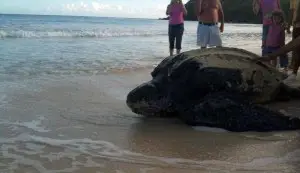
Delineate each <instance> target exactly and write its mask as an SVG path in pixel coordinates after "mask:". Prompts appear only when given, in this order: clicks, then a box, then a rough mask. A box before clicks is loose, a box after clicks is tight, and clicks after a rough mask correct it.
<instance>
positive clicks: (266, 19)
mask: <svg viewBox="0 0 300 173" xmlns="http://www.w3.org/2000/svg"><path fill="white" fill-rule="evenodd" d="M254 1H255V3H253V4H255V10H254V13H255V14H258V12H259V11H261V14H262V23H263V30H262V46H261V47H262V55H265V54H266V48H265V47H266V46H265V45H266V39H267V35H268V31H269V26H270V25H271V24H272V19H271V16H272V12H273V11H275V10H281V6H280V0H254Z"/></svg>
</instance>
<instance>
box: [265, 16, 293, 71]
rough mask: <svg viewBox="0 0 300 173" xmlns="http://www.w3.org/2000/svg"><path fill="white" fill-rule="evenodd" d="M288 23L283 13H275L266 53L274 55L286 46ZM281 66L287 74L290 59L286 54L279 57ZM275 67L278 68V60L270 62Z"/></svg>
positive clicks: (267, 39) (267, 40)
mask: <svg viewBox="0 0 300 173" xmlns="http://www.w3.org/2000/svg"><path fill="white" fill-rule="evenodd" d="M286 28H287V27H286V23H285V20H284V14H283V12H282V11H273V13H272V24H271V25H270V26H269V32H268V35H267V38H266V53H272V52H274V51H276V50H278V49H280V47H282V46H284V45H285V30H286ZM279 58H280V66H281V67H282V68H283V69H284V71H285V72H286V73H287V70H288V69H287V67H288V57H287V55H286V54H284V55H282V56H280V57H279ZM270 63H271V64H272V65H273V66H274V67H276V66H277V59H275V60H271V62H270Z"/></svg>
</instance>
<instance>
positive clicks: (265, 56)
mask: <svg viewBox="0 0 300 173" xmlns="http://www.w3.org/2000/svg"><path fill="white" fill-rule="evenodd" d="M275 58H276V56H275V57H273V56H272V55H270V54H269V55H264V56H261V57H258V58H254V59H252V60H253V61H270V60H273V59H275Z"/></svg>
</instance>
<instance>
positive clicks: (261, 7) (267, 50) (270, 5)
mask: <svg viewBox="0 0 300 173" xmlns="http://www.w3.org/2000/svg"><path fill="white" fill-rule="evenodd" d="M289 2H290V10H289V14H288V19H287V20H286V17H285V14H284V12H283V10H282V9H281V5H280V0H253V12H254V14H256V15H258V14H260V15H261V17H262V24H263V27H262V45H261V47H262V56H269V55H274V54H275V53H276V52H278V51H280V49H282V48H284V47H285V31H286V32H287V33H288V34H290V33H291V31H290V28H291V27H293V33H292V38H293V39H295V38H296V37H298V36H299V35H300V20H299V19H300V15H298V14H299V13H300V11H299V10H298V4H299V3H300V0H290V1H289ZM286 53H287V52H285V53H283V54H279V55H278V56H279V61H280V67H281V68H283V70H284V72H286V73H287V72H288V69H289V68H291V69H292V74H290V75H289V76H288V78H287V79H286V80H285V82H291V81H294V80H295V79H296V76H297V72H298V69H299V66H300V52H299V50H294V51H293V53H292V62H291V64H290V66H289V61H288V56H287V55H286ZM270 63H271V64H272V65H274V66H277V56H276V57H273V58H271V59H270Z"/></svg>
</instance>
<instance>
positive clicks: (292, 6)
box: [287, 0, 295, 33]
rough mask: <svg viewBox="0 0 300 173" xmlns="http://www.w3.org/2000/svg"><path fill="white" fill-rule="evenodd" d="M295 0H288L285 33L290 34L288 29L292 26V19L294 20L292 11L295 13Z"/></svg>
mask: <svg viewBox="0 0 300 173" xmlns="http://www.w3.org/2000/svg"><path fill="white" fill-rule="evenodd" d="M294 3H295V0H290V10H289V12H288V19H287V21H288V26H287V31H288V32H289V33H290V32H291V31H290V28H291V26H292V24H293V18H294V11H295V5H294Z"/></svg>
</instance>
